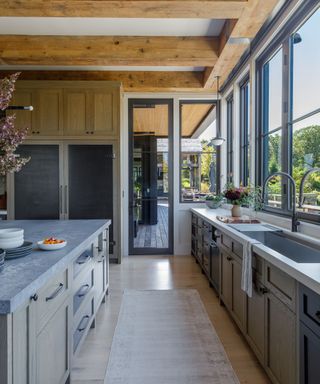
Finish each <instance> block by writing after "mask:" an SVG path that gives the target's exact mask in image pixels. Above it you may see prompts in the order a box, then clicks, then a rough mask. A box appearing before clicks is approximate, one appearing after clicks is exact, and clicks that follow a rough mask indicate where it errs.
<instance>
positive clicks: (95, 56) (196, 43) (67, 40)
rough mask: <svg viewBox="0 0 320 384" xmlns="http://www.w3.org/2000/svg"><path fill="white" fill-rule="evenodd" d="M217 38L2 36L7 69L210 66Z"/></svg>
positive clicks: (0, 41) (0, 55) (0, 48)
mask: <svg viewBox="0 0 320 384" xmlns="http://www.w3.org/2000/svg"><path fill="white" fill-rule="evenodd" d="M218 44H219V41H218V39H217V38H215V37H171V36H170V37H158V36H157V37H145V36H144V37H134V36H32V35H24V36H19V35H1V36H0V60H2V63H4V64H7V65H43V66H46V65H64V66H73V65H85V66H98V65H100V66H111V65H112V66H117V65H118V66H119V65H137V66H141V65H142V66H147V65H150V66H209V65H214V64H215V63H216V61H217V59H218Z"/></svg>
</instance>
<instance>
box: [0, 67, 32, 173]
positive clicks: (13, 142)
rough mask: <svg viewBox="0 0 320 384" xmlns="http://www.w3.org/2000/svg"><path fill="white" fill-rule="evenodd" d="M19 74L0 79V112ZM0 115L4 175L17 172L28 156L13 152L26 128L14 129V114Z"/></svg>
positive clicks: (0, 169)
mask: <svg viewBox="0 0 320 384" xmlns="http://www.w3.org/2000/svg"><path fill="white" fill-rule="evenodd" d="M19 75H20V73H19V72H17V73H15V74H13V75H10V76H9V77H6V78H4V79H2V80H1V81H0V113H1V111H5V110H6V109H7V108H8V106H9V103H10V101H11V98H12V95H13V92H14V89H15V82H16V81H17V79H18V77H19ZM0 116H1V117H0V175H2V176H4V175H6V174H7V173H10V172H19V171H20V169H21V168H22V167H23V166H24V165H25V164H26V163H27V162H28V161H29V160H30V158H23V157H20V156H19V155H18V154H16V153H15V151H16V149H17V148H18V146H19V145H20V144H21V143H22V142H23V140H24V139H25V138H26V136H27V131H28V129H27V128H24V129H15V127H14V121H15V115H14V114H12V115H8V116H6V114H5V113H4V112H2V113H1V115H0Z"/></svg>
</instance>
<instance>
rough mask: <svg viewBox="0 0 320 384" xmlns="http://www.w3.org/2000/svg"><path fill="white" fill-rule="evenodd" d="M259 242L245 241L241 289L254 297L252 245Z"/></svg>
mask: <svg viewBox="0 0 320 384" xmlns="http://www.w3.org/2000/svg"><path fill="white" fill-rule="evenodd" d="M253 244H259V242H258V241H256V240H245V241H244V243H243V258H242V273H241V289H242V290H243V291H244V292H246V294H247V295H248V296H249V297H252V245H253Z"/></svg>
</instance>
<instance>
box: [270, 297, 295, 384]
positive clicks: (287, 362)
mask: <svg viewBox="0 0 320 384" xmlns="http://www.w3.org/2000/svg"><path fill="white" fill-rule="evenodd" d="M265 297H266V300H265V305H266V307H265V326H266V329H265V331H266V349H265V366H266V369H267V371H268V373H269V374H270V376H271V377H272V378H273V381H274V382H275V383H279V384H287V383H296V317H295V314H294V313H293V312H291V310H290V309H289V308H288V307H287V306H286V305H285V304H283V303H282V302H281V301H280V300H279V299H278V298H277V297H275V296H274V295H273V294H272V293H268V294H267V295H266V296H265Z"/></svg>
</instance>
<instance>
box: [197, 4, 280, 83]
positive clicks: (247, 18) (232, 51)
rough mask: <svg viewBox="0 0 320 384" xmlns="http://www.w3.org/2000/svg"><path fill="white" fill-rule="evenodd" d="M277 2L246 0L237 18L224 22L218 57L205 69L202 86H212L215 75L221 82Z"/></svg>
mask: <svg viewBox="0 0 320 384" xmlns="http://www.w3.org/2000/svg"><path fill="white" fill-rule="evenodd" d="M278 3H279V0H268V1H265V0H248V4H247V6H246V7H245V8H244V10H243V12H242V14H241V16H240V18H239V19H238V20H227V21H226V22H225V25H224V28H223V30H222V32H221V34H220V36H219V59H218V60H217V62H216V64H215V65H212V66H209V67H207V68H206V69H205V73H204V81H203V86H204V88H207V89H208V88H212V87H214V86H215V78H216V76H219V77H220V84H223V82H224V81H225V80H226V79H227V78H228V76H229V74H230V72H231V71H232V69H233V68H234V67H235V65H236V64H237V63H238V61H239V60H240V58H241V56H242V55H243V54H244V52H245V51H246V49H247V48H248V46H249V44H250V39H252V38H254V37H255V36H256V34H257V33H258V31H259V30H260V28H261V27H262V25H263V24H264V23H265V22H266V20H267V19H268V17H269V16H270V14H271V13H272V11H273V10H274V8H275V7H276V6H277V4H278Z"/></svg>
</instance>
